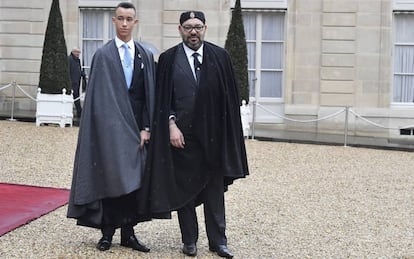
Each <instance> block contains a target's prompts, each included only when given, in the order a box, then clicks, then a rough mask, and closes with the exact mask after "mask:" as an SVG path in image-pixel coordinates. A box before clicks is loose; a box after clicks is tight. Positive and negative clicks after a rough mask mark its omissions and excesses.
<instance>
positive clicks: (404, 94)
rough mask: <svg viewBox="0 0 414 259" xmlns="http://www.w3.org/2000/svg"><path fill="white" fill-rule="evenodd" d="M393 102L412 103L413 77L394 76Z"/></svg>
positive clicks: (413, 93)
mask: <svg viewBox="0 0 414 259" xmlns="http://www.w3.org/2000/svg"><path fill="white" fill-rule="evenodd" d="M393 89H394V93H393V101H394V102H414V76H399V75H396V76H394V86H393Z"/></svg>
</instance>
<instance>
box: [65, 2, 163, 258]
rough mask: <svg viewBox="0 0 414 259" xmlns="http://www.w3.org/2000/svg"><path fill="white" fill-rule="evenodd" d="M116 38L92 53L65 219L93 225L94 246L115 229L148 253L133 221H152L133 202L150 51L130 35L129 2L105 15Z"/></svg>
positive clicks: (150, 100) (147, 124)
mask: <svg viewBox="0 0 414 259" xmlns="http://www.w3.org/2000/svg"><path fill="white" fill-rule="evenodd" d="M112 21H113V24H114V25H115V27H116V34H117V35H116V38H115V39H113V40H111V41H109V42H108V43H107V44H106V45H104V46H103V47H101V48H100V49H98V50H97V51H96V53H95V55H94V57H93V60H92V65H91V71H90V78H89V85H88V88H87V93H86V98H85V105H84V109H83V113H82V118H81V121H80V128H79V136H78V144H77V149H76V155H75V163H74V169H73V180H72V188H71V193H70V201H69V208H68V213H67V216H68V217H69V218H75V219H77V223H78V225H82V226H88V227H93V228H98V229H100V230H101V231H102V238H101V239H100V240H99V242H98V244H97V248H98V249H99V250H102V251H104V250H108V249H110V247H111V244H112V236H113V235H114V233H115V229H116V228H120V229H121V246H125V247H130V248H132V249H134V250H139V251H142V252H148V251H149V250H150V249H149V248H147V247H146V246H145V245H144V244H143V243H141V242H140V241H139V240H138V239H137V238H136V236H135V233H134V226H135V225H136V224H137V223H138V222H142V221H146V220H149V219H150V218H151V215H149V214H150V213H149V212H148V211H143V210H141V209H139V208H140V206H139V204H140V202H141V201H142V200H145V199H146V197H143V196H142V195H141V194H140V193H139V192H140V189H141V188H142V186H143V180H142V178H143V168H144V162H145V159H146V143H147V142H148V141H149V139H150V129H151V126H152V114H153V111H154V108H153V106H154V88H155V63H154V60H153V56H152V53H150V52H149V51H148V50H146V49H144V48H143V47H142V46H141V45H140V44H139V43H137V42H135V41H134V40H133V39H132V30H133V28H134V26H135V25H136V24H137V22H138V20H137V19H136V10H135V7H134V6H133V5H132V4H131V3H126V2H123V3H120V4H119V5H118V6H117V7H116V9H115V16H114V17H113V18H112Z"/></svg>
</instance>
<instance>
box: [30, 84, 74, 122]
mask: <svg viewBox="0 0 414 259" xmlns="http://www.w3.org/2000/svg"><path fill="white" fill-rule="evenodd" d="M40 91H41V90H40V88H39V89H38V90H37V98H36V102H37V105H36V126H40V125H41V124H43V123H47V124H51V123H52V124H59V126H60V127H61V128H64V127H65V126H66V125H69V126H70V127H72V122H73V96H72V95H67V94H65V93H66V89H63V90H62V94H43V93H41V92H40Z"/></svg>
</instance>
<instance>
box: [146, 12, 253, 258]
mask: <svg viewBox="0 0 414 259" xmlns="http://www.w3.org/2000/svg"><path fill="white" fill-rule="evenodd" d="M206 29H207V26H206V25H205V17H204V14H203V13H202V12H197V11H192V12H185V13H183V14H182V15H181V17H180V25H179V31H180V34H181V36H182V38H183V43H181V44H178V45H177V46H175V47H173V48H171V49H169V50H167V51H166V52H164V53H163V54H161V56H160V58H159V62H158V68H157V88H156V103H157V104H156V108H155V122H154V127H153V130H152V133H151V134H152V135H151V138H152V141H151V144H150V149H149V156H148V161H147V173H146V175H147V176H149V177H151V188H150V189H149V190H148V192H150V197H151V200H149V202H148V204H147V206H148V207H150V208H151V210H152V211H153V212H163V211H168V210H177V211H178V218H179V223H180V229H181V234H182V242H183V244H184V246H183V252H184V254H186V255H189V256H195V255H196V254H197V248H196V242H197V239H198V225H197V217H196V212H195V207H196V206H198V205H199V204H201V203H203V204H204V215H205V221H206V222H205V223H206V230H207V236H208V239H209V248H210V250H211V251H214V252H217V254H219V255H220V256H222V257H228V258H230V257H232V256H233V255H232V253H231V252H230V251H229V250H228V249H227V239H226V236H225V212H224V192H225V191H226V190H227V187H228V185H230V184H231V183H233V181H234V180H235V179H237V178H242V177H245V176H246V175H247V174H248V166H247V158H246V151H245V145H244V138H243V134H242V129H241V120H240V108H239V106H240V99H239V93H238V87H237V82H236V78H235V74H234V70H233V66H232V63H231V60H230V56H229V54H228V53H227V51H225V50H224V49H223V48H220V47H218V46H216V45H214V44H212V43H209V42H206V41H203V38H204V33H205V30H206ZM194 52H196V53H197V54H194ZM193 55H198V56H199V57H194V56H193ZM195 59H198V60H197V61H196V60H195ZM193 62H195V63H193Z"/></svg>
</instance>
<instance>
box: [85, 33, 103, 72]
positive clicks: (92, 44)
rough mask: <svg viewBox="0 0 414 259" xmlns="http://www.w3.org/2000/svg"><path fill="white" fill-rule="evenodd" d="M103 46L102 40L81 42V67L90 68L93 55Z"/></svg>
mask: <svg viewBox="0 0 414 259" xmlns="http://www.w3.org/2000/svg"><path fill="white" fill-rule="evenodd" d="M102 46H103V41H102V40H84V41H83V47H82V48H83V53H82V54H83V55H82V57H83V65H84V66H86V67H90V66H91V62H92V57H93V54H95V51H96V50H97V49H98V48H99V47H102Z"/></svg>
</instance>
